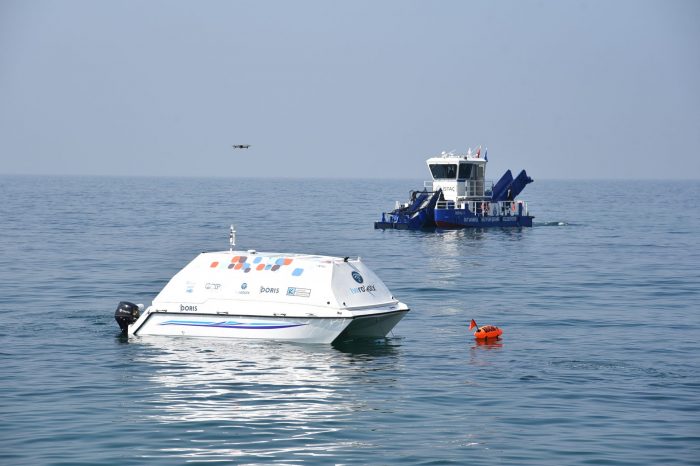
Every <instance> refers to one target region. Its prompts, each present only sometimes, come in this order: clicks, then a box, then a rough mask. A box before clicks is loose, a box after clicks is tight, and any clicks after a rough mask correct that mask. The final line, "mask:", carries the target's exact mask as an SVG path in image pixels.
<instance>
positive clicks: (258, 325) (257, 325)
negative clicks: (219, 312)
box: [159, 320, 306, 330]
mask: <svg viewBox="0 0 700 466" xmlns="http://www.w3.org/2000/svg"><path fill="white" fill-rule="evenodd" d="M159 325H183V326H186V327H217V328H237V329H248V330H251V329H252V330H270V329H279V328H292V327H301V326H303V325H306V324H275V323H272V322H250V323H243V322H236V321H231V320H224V321H218V322H206V321H196V320H168V321H165V322H161V323H160V324H159Z"/></svg>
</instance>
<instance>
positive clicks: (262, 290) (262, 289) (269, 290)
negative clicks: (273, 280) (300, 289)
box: [260, 286, 280, 294]
mask: <svg viewBox="0 0 700 466" xmlns="http://www.w3.org/2000/svg"><path fill="white" fill-rule="evenodd" d="M279 292H280V289H279V288H266V287H264V286H261V287H260V293H272V294H277V293H279Z"/></svg>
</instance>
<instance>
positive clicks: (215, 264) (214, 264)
mask: <svg viewBox="0 0 700 466" xmlns="http://www.w3.org/2000/svg"><path fill="white" fill-rule="evenodd" d="M218 265H219V263H218V262H217V261H214V262H212V263H211V265H210V266H209V267H211V268H212V269H213V268H216V267H218Z"/></svg>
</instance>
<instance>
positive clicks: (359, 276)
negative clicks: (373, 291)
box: [352, 272, 364, 283]
mask: <svg viewBox="0 0 700 466" xmlns="http://www.w3.org/2000/svg"><path fill="white" fill-rule="evenodd" d="M352 278H354V279H355V281H356V282H357V283H362V282H363V281H364V280H363V279H362V275H360V274H359V273H358V272H353V273H352Z"/></svg>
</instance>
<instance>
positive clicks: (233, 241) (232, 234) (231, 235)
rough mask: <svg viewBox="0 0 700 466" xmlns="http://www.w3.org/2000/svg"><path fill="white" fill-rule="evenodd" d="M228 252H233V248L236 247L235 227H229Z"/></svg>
mask: <svg viewBox="0 0 700 466" xmlns="http://www.w3.org/2000/svg"><path fill="white" fill-rule="evenodd" d="M228 243H229V249H228V250H229V251H233V247H234V246H235V245H236V227H234V226H233V224H232V225H231V230H230V231H229V235H228Z"/></svg>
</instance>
